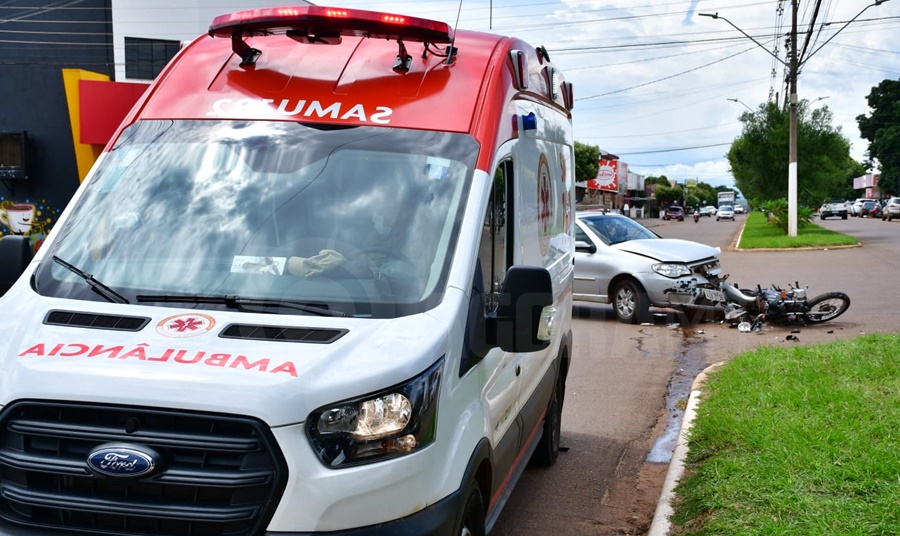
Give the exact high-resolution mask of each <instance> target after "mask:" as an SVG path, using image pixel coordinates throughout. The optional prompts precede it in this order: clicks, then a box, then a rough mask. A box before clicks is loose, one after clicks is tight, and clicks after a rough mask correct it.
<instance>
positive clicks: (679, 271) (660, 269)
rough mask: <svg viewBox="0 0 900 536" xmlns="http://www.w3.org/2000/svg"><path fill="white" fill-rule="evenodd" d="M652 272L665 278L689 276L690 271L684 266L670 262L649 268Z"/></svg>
mask: <svg viewBox="0 0 900 536" xmlns="http://www.w3.org/2000/svg"><path fill="white" fill-rule="evenodd" d="M651 268H653V271H654V272H656V273H658V274H659V275H661V276H665V277H671V278H676V277H681V276H683V275H691V269H690V268H688V267H687V266H685V265H684V264H675V263H670V262H661V263H659V264H654V265H653V266H651Z"/></svg>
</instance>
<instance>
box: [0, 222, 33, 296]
mask: <svg viewBox="0 0 900 536" xmlns="http://www.w3.org/2000/svg"><path fill="white" fill-rule="evenodd" d="M32 256H33V254H32V251H31V245H30V244H29V243H28V237H27V236H18V235H8V236H4V237H0V259H3V262H0V296H2V295H4V294H6V291H7V290H9V289H10V287H12V286H13V283H15V282H16V280H17V279H19V276H21V275H22V272H24V271H25V268H27V267H28V263H29V262H31V257H32Z"/></svg>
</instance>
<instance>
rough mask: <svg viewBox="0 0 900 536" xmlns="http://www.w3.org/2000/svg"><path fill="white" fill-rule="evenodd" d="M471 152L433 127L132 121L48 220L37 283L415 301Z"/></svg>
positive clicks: (427, 299) (47, 287)
mask: <svg viewBox="0 0 900 536" xmlns="http://www.w3.org/2000/svg"><path fill="white" fill-rule="evenodd" d="M477 152H478V146H477V143H476V142H475V141H474V140H473V139H472V138H471V137H470V136H467V135H462V134H452V133H441V132H423V131H414V130H400V129H388V128H374V127H355V128H345V127H341V128H335V127H322V126H318V127H316V126H310V125H303V124H299V123H291V122H255V121H232V122H229V121H143V122H139V123H136V124H134V125H132V126H130V127H129V128H128V129H127V130H126V131H125V133H124V134H123V136H122V137H121V138H120V140H119V142H118V144H117V145H116V146H115V147H114V148H113V149H112V150H111V151H110V152H109V153H108V154H105V155H104V156H103V159H102V161H101V162H100V165H99V167H98V168H97V169H96V171H95V176H94V177H93V178H92V180H91V182H90V183H89V184H88V185H87V187H86V190H85V191H84V192H83V193H82V195H81V196H80V198H79V199H78V201H77V204H76V205H75V207H74V209H73V212H72V214H71V215H70V216H69V217H68V218H67V219H66V221H65V222H64V224H63V226H62V228H59V229H55V231H56V232H58V233H59V235H58V236H56V237H55V240H54V242H53V243H52V245H51V248H52V249H51V250H50V251H49V252H47V254H46V257H45V262H43V263H42V265H41V267H40V268H39V271H38V272H37V278H36V288H37V289H38V292H40V293H41V294H42V295H45V296H54V297H60V298H73V299H86V300H102V299H104V296H102V295H101V294H103V293H100V292H99V290H97V285H95V284H92V283H91V281H92V280H93V281H99V282H101V283H102V284H103V285H104V286H106V287H108V288H110V289H114V291H115V292H116V293H118V294H119V295H121V296H122V297H123V298H124V300H127V301H129V302H132V303H134V302H135V301H141V302H145V303H148V304H151V305H164V303H165V302H166V300H163V299H157V298H162V297H165V296H166V295H168V296H176V297H178V298H182V299H183V298H187V297H195V298H196V297H207V298H210V297H226V296H227V297H239V298H240V299H241V302H242V303H247V301H248V300H256V302H259V303H264V304H272V303H276V302H278V301H290V302H292V303H293V304H294V305H295V307H293V308H287V307H286V308H283V309H280V310H270V309H269V308H267V306H266V305H264V306H263V308H262V310H263V311H264V312H278V313H294V314H302V313H303V312H304V311H306V310H308V309H304V308H303V307H302V306H301V307H297V306H296V305H297V304H306V305H312V306H314V307H315V308H322V309H328V310H333V311H337V312H341V313H345V314H349V315H354V316H375V317H392V316H398V315H404V314H412V313H415V312H420V311H422V310H424V309H426V308H428V307H431V306H433V305H434V304H435V303H437V301H439V300H440V297H441V295H442V292H443V286H444V285H445V284H446V279H447V276H448V270H449V265H450V263H449V262H448V258H449V257H450V256H451V255H452V254H453V252H454V249H455V244H456V240H457V236H458V234H459V226H460V225H461V221H462V214H463V207H464V206H465V201H466V197H467V195H468V189H469V185H470V183H471V179H472V173H473V170H474V165H475V158H476V155H477ZM50 259H53V261H51V260H50ZM60 261H62V262H60ZM67 265H68V266H67ZM72 268H75V269H76V270H73V269H72ZM79 272H80V274H79ZM85 276H88V277H85ZM86 282H87V283H89V284H86ZM138 296H143V298H144V299H138ZM105 299H109V296H108V293H107V296H105ZM110 301H113V300H110ZM206 301H207V302H213V303H218V302H216V300H215V299H213V300H210V299H207V300H206ZM226 301H227V300H222V303H225V302H226ZM190 303H193V302H190ZM234 303H235V301H234V300H232V301H231V302H230V307H231V308H235V307H234ZM257 304H258V303H257ZM180 306H182V307H184V306H185V305H184V303H182V304H181V305H180ZM194 306H196V305H194ZM223 306H224V305H223ZM203 307H205V308H210V307H213V308H216V307H218V306H217V305H210V304H209V303H205V304H204V305H203ZM256 310H258V309H254V311H256Z"/></svg>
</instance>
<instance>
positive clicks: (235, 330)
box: [219, 324, 347, 344]
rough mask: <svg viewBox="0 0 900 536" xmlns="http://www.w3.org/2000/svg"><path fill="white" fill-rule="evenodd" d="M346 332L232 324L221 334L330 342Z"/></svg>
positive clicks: (341, 330) (225, 335)
mask: <svg viewBox="0 0 900 536" xmlns="http://www.w3.org/2000/svg"><path fill="white" fill-rule="evenodd" d="M345 333H347V330H346V329H317V328H286V327H279V326H256V325H250V324H231V325H229V326H228V327H226V328H225V329H223V330H222V333H220V334H219V336H220V337H223V338H226V339H250V340H255V341H285V342H310V343H320V344H330V343H332V342H334V341H336V340H338V339H340V338H341V337H343V336H344V334H345Z"/></svg>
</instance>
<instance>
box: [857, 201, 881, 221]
mask: <svg viewBox="0 0 900 536" xmlns="http://www.w3.org/2000/svg"><path fill="white" fill-rule="evenodd" d="M859 216H860V217H861V218H866V217H868V218H880V217H881V204H880V203H879V202H878V201H874V200H872V199H869V200H867V201H866V202H865V203H863V205H862V209H860V211H859Z"/></svg>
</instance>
